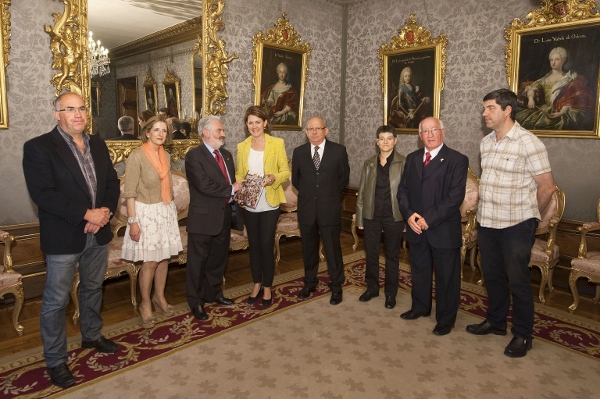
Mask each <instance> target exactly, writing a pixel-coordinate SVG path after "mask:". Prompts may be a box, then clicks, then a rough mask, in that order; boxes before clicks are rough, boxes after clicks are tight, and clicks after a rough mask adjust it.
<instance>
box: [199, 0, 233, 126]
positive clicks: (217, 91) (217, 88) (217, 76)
mask: <svg viewBox="0 0 600 399" xmlns="http://www.w3.org/2000/svg"><path fill="white" fill-rule="evenodd" d="M224 7H225V0H203V1H202V15H203V18H202V39H203V41H204V42H203V44H204V45H203V46H202V54H203V56H202V77H203V79H202V80H203V82H204V87H203V88H202V90H204V95H203V98H202V112H203V114H204V115H225V114H226V113H227V110H226V108H225V103H226V101H227V98H228V97H229V96H228V95H227V88H226V85H227V79H228V76H227V70H228V69H229V65H227V64H229V63H230V62H231V61H233V60H234V59H235V58H238V56H237V55H236V54H232V55H231V56H229V57H228V56H227V51H226V50H225V41H223V40H221V39H219V38H218V37H217V32H218V31H219V30H222V29H224V28H225V24H224V23H223V20H222V19H221V16H222V14H223V8H224Z"/></svg>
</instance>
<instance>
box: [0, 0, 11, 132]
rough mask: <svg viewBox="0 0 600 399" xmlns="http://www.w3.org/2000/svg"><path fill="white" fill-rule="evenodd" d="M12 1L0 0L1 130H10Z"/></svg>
mask: <svg viewBox="0 0 600 399" xmlns="http://www.w3.org/2000/svg"><path fill="white" fill-rule="evenodd" d="M9 6H10V0H0V22H1V24H2V27H1V28H0V46H1V47H2V48H0V129H8V105H7V98H6V67H7V66H8V50H9V49H10V14H9V13H8V7H9Z"/></svg>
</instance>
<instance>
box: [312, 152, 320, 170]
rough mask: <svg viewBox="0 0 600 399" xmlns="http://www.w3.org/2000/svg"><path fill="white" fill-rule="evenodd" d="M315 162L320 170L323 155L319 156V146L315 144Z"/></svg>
mask: <svg viewBox="0 0 600 399" xmlns="http://www.w3.org/2000/svg"><path fill="white" fill-rule="evenodd" d="M313 162H314V163H315V168H316V169H317V170H319V166H320V165H321V157H320V156H319V146H315V155H313Z"/></svg>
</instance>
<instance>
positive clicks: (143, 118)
mask: <svg viewBox="0 0 600 399" xmlns="http://www.w3.org/2000/svg"><path fill="white" fill-rule="evenodd" d="M153 116H154V112H152V111H150V110H149V109H147V110H145V111H142V112H140V113H139V114H138V119H139V120H141V121H142V122H146V121H147V120H149V119H150V118H152V117H153Z"/></svg>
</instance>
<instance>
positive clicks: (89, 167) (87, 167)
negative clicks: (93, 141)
mask: <svg viewBox="0 0 600 399" xmlns="http://www.w3.org/2000/svg"><path fill="white" fill-rule="evenodd" d="M56 127H57V128H58V131H59V132H60V134H61V136H62V137H63V138H64V139H65V141H66V142H67V145H68V146H69V148H70V149H71V152H73V155H74V156H75V159H76V160H77V163H78V164H79V168H80V169H81V173H83V177H84V178H85V183H86V184H87V186H88V190H89V192H90V197H91V198H92V209H94V208H95V207H96V191H97V180H96V168H95V167H94V160H93V158H92V153H91V151H90V136H88V134H87V133H86V132H83V133H82V136H83V154H82V153H81V151H79V148H77V144H76V143H75V141H74V140H73V137H71V135H70V134H68V133H65V131H64V130H62V129H61V128H60V126H56Z"/></svg>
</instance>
